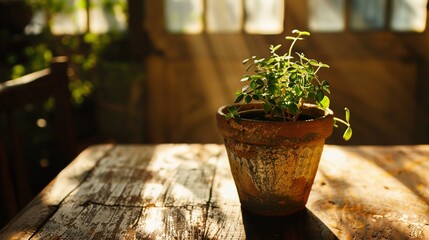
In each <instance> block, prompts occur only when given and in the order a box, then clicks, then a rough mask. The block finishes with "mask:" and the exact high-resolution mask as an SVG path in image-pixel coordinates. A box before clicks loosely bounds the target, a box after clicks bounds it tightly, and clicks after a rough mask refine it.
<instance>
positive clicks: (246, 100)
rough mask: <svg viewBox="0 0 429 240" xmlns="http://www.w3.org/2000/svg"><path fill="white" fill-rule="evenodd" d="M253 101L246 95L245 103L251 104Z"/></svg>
mask: <svg viewBox="0 0 429 240" xmlns="http://www.w3.org/2000/svg"><path fill="white" fill-rule="evenodd" d="M251 101H252V96H250V95H246V97H245V98H244V102H245V103H250V102H251Z"/></svg>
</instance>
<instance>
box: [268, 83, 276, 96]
mask: <svg viewBox="0 0 429 240" xmlns="http://www.w3.org/2000/svg"><path fill="white" fill-rule="evenodd" d="M268 91H269V92H270V93H271V94H275V93H276V92H277V86H276V85H274V84H271V85H268Z"/></svg>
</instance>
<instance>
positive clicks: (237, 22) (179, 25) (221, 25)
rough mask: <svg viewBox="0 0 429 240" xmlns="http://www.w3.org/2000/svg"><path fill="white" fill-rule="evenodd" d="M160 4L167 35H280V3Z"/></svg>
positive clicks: (182, 0)
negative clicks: (231, 33)
mask: <svg viewBox="0 0 429 240" xmlns="http://www.w3.org/2000/svg"><path fill="white" fill-rule="evenodd" d="M164 3H165V4H164V6H165V14H164V15H165V23H166V29H167V31H168V32H170V33H188V34H195V33H202V32H203V31H206V32H209V33H225V32H240V31H242V30H244V31H245V32H247V33H252V34H279V33H282V32H283V18H284V0H205V1H204V0H164ZM243 13H244V14H243Z"/></svg>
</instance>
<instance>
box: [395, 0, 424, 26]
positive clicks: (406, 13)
mask: <svg viewBox="0 0 429 240" xmlns="http://www.w3.org/2000/svg"><path fill="white" fill-rule="evenodd" d="M426 5H427V0H393V11H392V20H391V28H392V30H394V31H415V32H423V31H424V30H425V28H426V11H427V10H426Z"/></svg>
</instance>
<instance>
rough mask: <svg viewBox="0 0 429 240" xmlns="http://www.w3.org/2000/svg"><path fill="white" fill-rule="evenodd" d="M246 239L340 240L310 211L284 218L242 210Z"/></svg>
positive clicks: (306, 210)
mask: <svg viewBox="0 0 429 240" xmlns="http://www.w3.org/2000/svg"><path fill="white" fill-rule="evenodd" d="M241 212H242V217H243V224H244V230H245V232H246V239H264V240H265V239H290V240H295V239H297V240H301V239H311V240H317V239H338V237H337V236H335V234H334V233H333V232H332V231H331V230H330V229H329V228H328V227H327V226H326V225H325V224H324V223H323V222H322V221H321V220H320V219H319V218H317V217H316V216H315V215H314V214H313V213H312V212H311V211H310V210H308V209H307V208H305V209H304V210H302V211H300V212H298V213H295V214H292V215H288V216H282V217H266V216H259V215H255V214H252V213H250V212H247V211H246V210H244V209H241Z"/></svg>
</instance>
